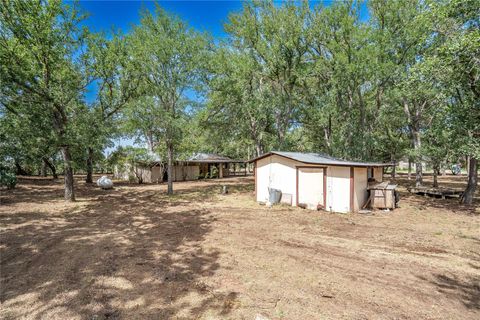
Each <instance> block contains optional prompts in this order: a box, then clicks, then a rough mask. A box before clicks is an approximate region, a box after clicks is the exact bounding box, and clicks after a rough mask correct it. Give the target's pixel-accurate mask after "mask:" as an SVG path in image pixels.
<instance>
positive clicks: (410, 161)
mask: <svg viewBox="0 0 480 320" xmlns="http://www.w3.org/2000/svg"><path fill="white" fill-rule="evenodd" d="M407 177H408V180H410V179H411V178H412V159H411V158H408V175H407Z"/></svg>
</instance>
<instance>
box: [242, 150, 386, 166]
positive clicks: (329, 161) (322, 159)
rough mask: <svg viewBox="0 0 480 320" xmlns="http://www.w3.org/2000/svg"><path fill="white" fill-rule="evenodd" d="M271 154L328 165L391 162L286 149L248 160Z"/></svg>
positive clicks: (255, 159)
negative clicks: (361, 159)
mask: <svg viewBox="0 0 480 320" xmlns="http://www.w3.org/2000/svg"><path fill="white" fill-rule="evenodd" d="M271 155H278V156H281V157H285V158H288V159H292V160H296V161H299V162H303V163H307V164H318V165H329V166H348V167H389V166H393V164H392V163H378V162H360V161H348V160H342V159H338V158H334V157H331V156H329V155H326V154H322V153H312V152H287V151H271V152H269V153H266V154H263V155H261V156H259V157H256V158H254V159H251V160H250V161H249V162H254V161H257V160H260V159H263V158H266V157H268V156H271Z"/></svg>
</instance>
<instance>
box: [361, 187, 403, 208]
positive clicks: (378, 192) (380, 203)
mask: <svg viewBox="0 0 480 320" xmlns="http://www.w3.org/2000/svg"><path fill="white" fill-rule="evenodd" d="M396 187H397V185H394V184H389V183H388V181H387V182H382V183H379V184H374V185H370V186H369V187H368V190H369V191H370V198H369V201H368V202H369V203H370V206H371V207H372V208H374V209H395V188H396Z"/></svg>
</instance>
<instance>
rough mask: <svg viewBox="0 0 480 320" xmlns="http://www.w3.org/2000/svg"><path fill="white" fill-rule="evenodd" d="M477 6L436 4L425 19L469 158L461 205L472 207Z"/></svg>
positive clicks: (436, 71) (456, 1)
mask: <svg viewBox="0 0 480 320" xmlns="http://www.w3.org/2000/svg"><path fill="white" fill-rule="evenodd" d="M479 11H480V9H479V6H478V2H477V1H474V0H450V1H439V2H433V3H432V4H431V5H430V11H429V12H428V13H427V14H426V15H425V19H426V20H427V21H428V22H429V23H430V25H431V28H432V30H433V32H434V33H433V34H434V35H435V37H434V38H433V39H432V42H434V43H436V48H435V50H434V51H433V52H432V53H431V54H430V55H429V56H428V59H429V61H430V65H431V66H433V67H432V68H431V73H432V75H433V76H434V77H435V79H436V81H437V82H438V83H439V84H440V85H441V86H442V87H443V89H444V90H445V91H446V92H448V93H450V95H449V96H448V101H447V102H448V104H449V111H450V112H449V116H450V121H451V123H452V126H453V134H454V137H455V141H456V144H457V148H456V149H457V151H458V152H459V153H461V154H463V155H466V156H468V157H470V163H469V170H468V184H467V187H466V189H465V192H464V194H463V196H462V198H461V201H462V202H463V203H466V204H472V203H473V199H474V195H475V190H476V188H477V184H478V159H480V60H479V58H478V57H479V56H480V22H479V19H478V16H479Z"/></svg>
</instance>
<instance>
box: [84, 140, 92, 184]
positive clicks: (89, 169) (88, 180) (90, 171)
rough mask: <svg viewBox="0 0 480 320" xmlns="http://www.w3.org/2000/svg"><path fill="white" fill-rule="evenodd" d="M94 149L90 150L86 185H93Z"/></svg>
mask: <svg viewBox="0 0 480 320" xmlns="http://www.w3.org/2000/svg"><path fill="white" fill-rule="evenodd" d="M92 177H93V148H90V147H89V148H88V155H87V177H86V179H85V182H86V183H93V178H92Z"/></svg>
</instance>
